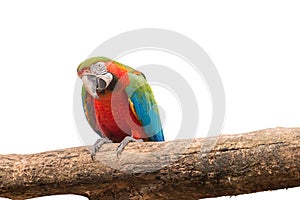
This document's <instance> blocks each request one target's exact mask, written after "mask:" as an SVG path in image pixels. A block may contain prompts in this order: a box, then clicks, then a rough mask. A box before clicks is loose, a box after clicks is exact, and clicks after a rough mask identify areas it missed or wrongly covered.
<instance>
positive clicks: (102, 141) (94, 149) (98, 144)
mask: <svg viewBox="0 0 300 200" xmlns="http://www.w3.org/2000/svg"><path fill="white" fill-rule="evenodd" d="M107 143H112V141H111V140H110V139H108V138H99V139H98V140H97V141H96V142H95V144H94V145H93V146H92V152H91V158H92V160H93V161H95V156H96V153H97V152H98V150H99V149H100V148H101V147H102V145H103V144H107Z"/></svg>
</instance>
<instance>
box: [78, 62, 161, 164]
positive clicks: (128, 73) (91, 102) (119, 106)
mask: <svg viewBox="0 0 300 200" xmlns="http://www.w3.org/2000/svg"><path fill="white" fill-rule="evenodd" d="M77 74H78V76H79V77H80V78H81V80H82V82H83V87H82V102H83V109H84V113H85V116H86V118H87V120H88V122H89V124H90V126H91V127H92V129H93V130H94V131H95V132H96V133H98V135H99V136H100V139H98V140H97V141H96V143H95V144H94V145H93V149H92V158H93V159H94V156H95V154H96V152H97V151H98V150H99V148H100V147H101V146H102V145H103V144H105V143H111V142H118V143H119V142H120V144H119V146H118V149H117V155H119V154H120V153H121V152H122V151H123V149H124V147H125V146H126V145H127V144H128V143H129V142H140V141H164V135H163V130H162V125H161V121H160V116H159V111H158V107H157V104H156V101H155V99H154V95H153V92H152V90H151V87H150V85H149V84H148V83H147V80H146V77H145V75H144V74H143V73H141V72H139V71H137V70H135V69H133V68H131V67H128V66H126V65H123V64H121V63H119V62H116V61H113V60H111V59H109V58H105V57H93V58H89V59H87V60H85V61H84V62H82V63H81V64H80V65H79V67H78V69H77Z"/></svg>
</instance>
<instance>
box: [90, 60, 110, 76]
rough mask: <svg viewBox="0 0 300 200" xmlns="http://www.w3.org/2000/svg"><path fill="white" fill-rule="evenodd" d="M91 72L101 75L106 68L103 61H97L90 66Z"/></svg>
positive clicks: (104, 72)
mask: <svg viewBox="0 0 300 200" xmlns="http://www.w3.org/2000/svg"><path fill="white" fill-rule="evenodd" d="M90 70H91V73H93V74H95V75H103V74H106V73H107V68H106V66H105V63H103V62H97V63H95V64H93V65H92V66H91V67H90Z"/></svg>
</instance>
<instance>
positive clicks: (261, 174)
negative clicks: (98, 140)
mask: <svg viewBox="0 0 300 200" xmlns="http://www.w3.org/2000/svg"><path fill="white" fill-rule="evenodd" d="M116 148H117V144H107V145H104V146H103V147H102V148H101V149H100V152H99V153H98V154H97V156H96V159H97V161H92V160H91V157H90V154H89V152H88V150H87V148H85V147H76V148H70V149H64V150H56V151H49V152H44V153H38V154H32V155H15V154H11V155H0V197H7V198H11V199H16V200H18V199H27V198H33V197H38V196H46V195H54V194H78V195H83V196H86V197H88V198H89V199H200V198H207V197H218V196H224V195H238V194H247V193H252V192H258V191H265V190H275V189H280V188H289V187H296V186H300V178H299V174H300V128H275V129H266V130H260V131H256V132H251V133H246V134H239V135H222V136H220V137H218V138H207V139H193V140H177V141H170V142H161V143H160V142H145V143H130V144H129V145H128V146H127V147H126V148H125V150H124V152H123V153H122V155H121V156H120V157H119V159H118V158H117V157H116Z"/></svg>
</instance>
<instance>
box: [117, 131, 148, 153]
mask: <svg viewBox="0 0 300 200" xmlns="http://www.w3.org/2000/svg"><path fill="white" fill-rule="evenodd" d="M129 142H143V140H142V139H135V138H133V137H132V136H126V137H125V138H124V139H123V140H122V141H121V142H120V144H119V146H118V148H117V157H118V158H119V156H120V155H121V153H122V152H123V150H124V148H125V147H126V145H127V144H128V143H129Z"/></svg>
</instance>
